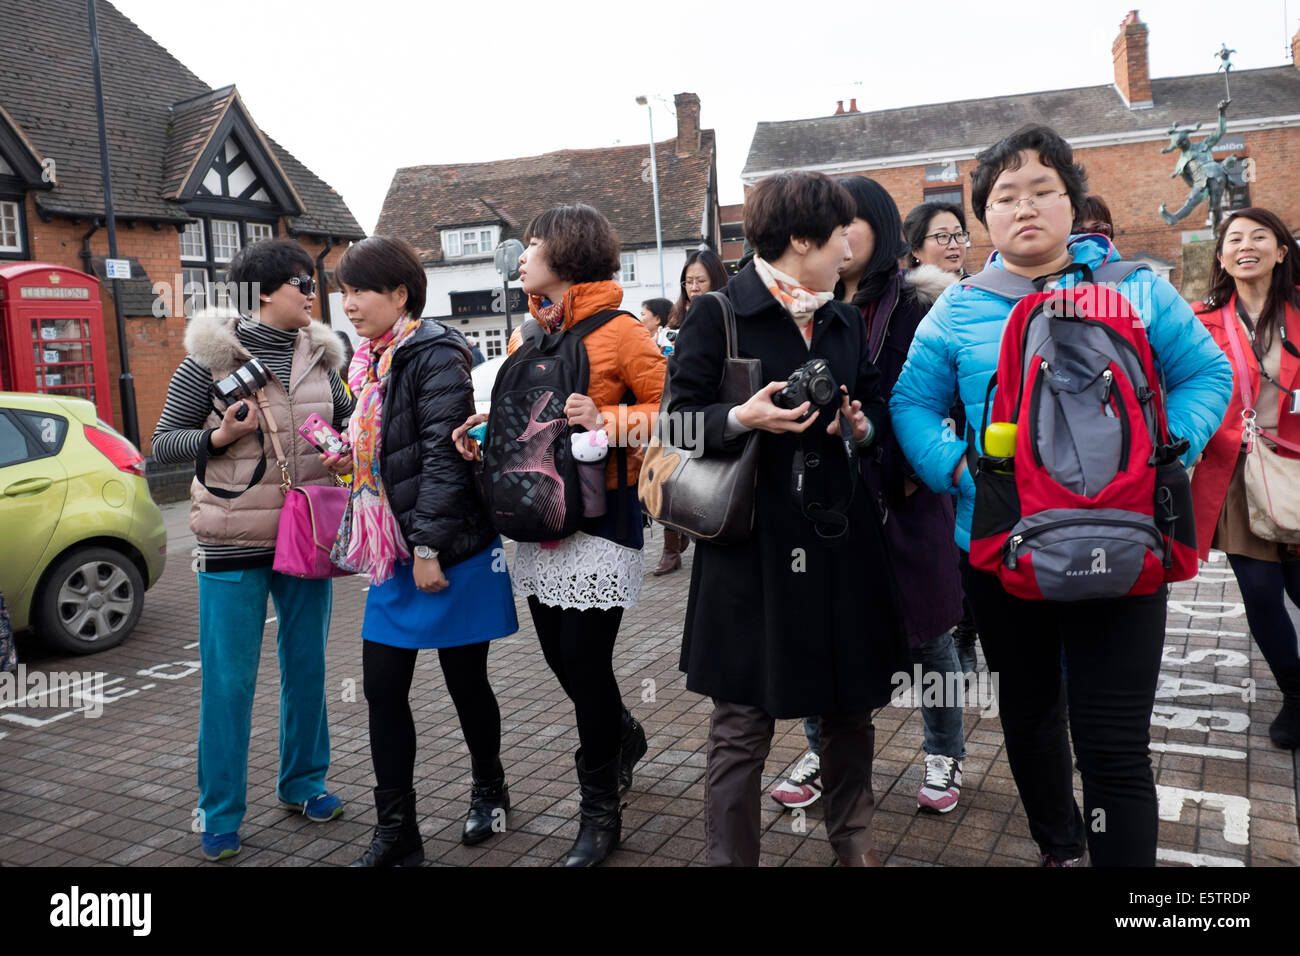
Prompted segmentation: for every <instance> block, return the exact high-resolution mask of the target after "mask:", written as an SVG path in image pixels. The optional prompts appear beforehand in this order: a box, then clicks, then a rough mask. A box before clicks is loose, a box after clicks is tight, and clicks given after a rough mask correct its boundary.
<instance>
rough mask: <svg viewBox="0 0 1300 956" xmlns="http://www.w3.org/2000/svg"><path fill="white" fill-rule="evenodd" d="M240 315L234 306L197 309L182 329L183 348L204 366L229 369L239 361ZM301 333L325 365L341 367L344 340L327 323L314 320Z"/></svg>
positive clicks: (335, 368)
mask: <svg viewBox="0 0 1300 956" xmlns="http://www.w3.org/2000/svg"><path fill="white" fill-rule="evenodd" d="M240 318H242V316H241V315H240V314H239V312H238V311H237V310H235V309H231V308H228V307H227V308H221V307H213V308H208V309H202V310H200V311H199V312H196V313H195V314H194V316H193V317H192V318H191V319H190V323H189V327H188V328H187V329H186V330H185V351H186V352H188V353H189V354H190V356H191V357H192V358H193V359H194V361H196V362H198V363H199V364H200V365H202V366H203V367H204V368H209V369H212V368H230V367H231V366H233V365H239V364H240V362H241V361H242V356H241V354H240V353H241V352H243V351H244V349H243V347H242V346H241V345H240V344H239V342H238V340H236V338H235V336H234V323H235V322H236V321H238V320H239V319H240ZM299 334H300V335H306V336H307V337H308V338H310V339H311V345H312V350H313V351H315V350H317V349H319V350H321V352H322V355H321V361H322V362H324V363H325V365H326V367H327V368H331V369H334V370H335V371H339V370H341V369H342V368H343V359H344V353H343V342H342V341H341V340H340V339H339V337H338V335H337V334H336V333H335V332H334V330H333V329H331V328H330V327H329V326H328V325H325V324H324V323H323V322H316V321H313V322H312V323H311V325H308V326H307V327H306V328H304V329H300V330H299Z"/></svg>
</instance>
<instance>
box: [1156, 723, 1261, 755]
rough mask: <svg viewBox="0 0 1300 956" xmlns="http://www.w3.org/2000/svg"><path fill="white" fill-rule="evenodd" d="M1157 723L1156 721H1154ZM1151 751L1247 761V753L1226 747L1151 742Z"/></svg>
mask: <svg viewBox="0 0 1300 956" xmlns="http://www.w3.org/2000/svg"><path fill="white" fill-rule="evenodd" d="M1152 723H1155V721H1152ZM1151 749H1152V750H1154V751H1156V752H1157V753H1167V754H1191V755H1192V756H1194V757H1222V758H1223V759H1225V760H1245V759H1246V751H1244V750H1228V749H1227V748H1225V747H1198V746H1197V745H1196V744H1162V743H1158V742H1156V741H1154V740H1153V741H1152V742H1151Z"/></svg>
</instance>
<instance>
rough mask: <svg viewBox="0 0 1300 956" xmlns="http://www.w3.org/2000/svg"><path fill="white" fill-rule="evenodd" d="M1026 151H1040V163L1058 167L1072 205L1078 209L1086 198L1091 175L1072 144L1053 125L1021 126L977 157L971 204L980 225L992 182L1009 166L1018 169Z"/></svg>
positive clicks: (973, 172)
mask: <svg viewBox="0 0 1300 956" xmlns="http://www.w3.org/2000/svg"><path fill="white" fill-rule="evenodd" d="M1026 151H1027V152H1031V153H1037V154H1038V161H1039V162H1040V163H1042V164H1043V165H1044V166H1047V167H1050V168H1051V169H1054V170H1056V173H1057V175H1058V176H1060V177H1061V182H1062V183H1064V184H1065V191H1066V192H1067V193H1068V194H1069V196H1070V205H1071V207H1073V208H1074V209H1075V210H1077V209H1078V208H1079V205H1080V204H1081V203H1082V202H1083V197H1084V196H1086V195H1087V193H1088V176H1087V173H1085V172H1084V170H1083V167H1082V166H1080V165H1079V164H1078V163H1076V162H1075V161H1074V150H1073V149H1071V148H1070V144H1069V143H1067V142H1066V141H1065V139H1064V137H1062V136H1061V134H1060V133H1058V132H1057V131H1056V130H1054V129H1052V128H1051V127H1050V126H1041V125H1038V124H1031V125H1029V126H1022V127H1020V129H1018V130H1016V131H1015V132H1014V133H1012V134H1011V135H1010V136H1008V137H1007V138H1006V139H1003V140H1000V141H999V142H997V143H994V144H993V145H992V146H990V147H989V148H988V149H986V150H984V151H983V152H981V153H979V154H978V155H977V156H976V157H975V162H976V166H975V168H974V169H972V170H971V174H970V178H971V207H972V209H973V210H974V212H975V218H976V219H978V220H979V221H980V224H981V225H987V223H986V222H985V219H984V217H985V215H986V213H987V210H985V208H984V206H985V204H986V203H988V201H989V193H990V192H992V191H993V184H994V183H995V182H997V179H998V177H999V176H1001V175H1002V174H1003V173H1004V172H1005V171H1006V170H1008V169H1019V168H1020V154H1021V153H1022V152H1026Z"/></svg>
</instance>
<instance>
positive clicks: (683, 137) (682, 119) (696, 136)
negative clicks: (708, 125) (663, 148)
mask: <svg viewBox="0 0 1300 956" xmlns="http://www.w3.org/2000/svg"><path fill="white" fill-rule="evenodd" d="M673 106H675V107H676V108H677V155H678V156H690V155H691V154H693V153H696V152H698V151H699V148H700V98H699V97H698V96H696V95H695V94H694V93H677V94H676V95H674V96H673Z"/></svg>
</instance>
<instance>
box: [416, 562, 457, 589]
mask: <svg viewBox="0 0 1300 956" xmlns="http://www.w3.org/2000/svg"><path fill="white" fill-rule="evenodd" d="M411 570H412V572H413V575H414V577H415V586H416V587H417V588H419V589H420V590H421V591H425V592H427V593H429V594H437V593H438V592H439V591H442V590H444V589H445V588H449V587H451V582H450V581H448V580H447V575H445V574H443V573H442V565H441V564H439V563H438V559H437V558H416V559H415V566H414V567H413V568H412V569H411Z"/></svg>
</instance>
